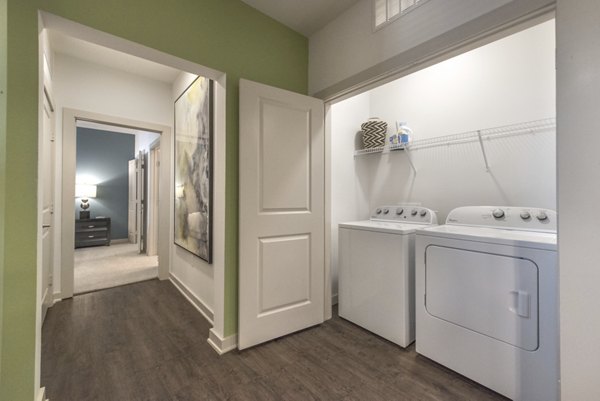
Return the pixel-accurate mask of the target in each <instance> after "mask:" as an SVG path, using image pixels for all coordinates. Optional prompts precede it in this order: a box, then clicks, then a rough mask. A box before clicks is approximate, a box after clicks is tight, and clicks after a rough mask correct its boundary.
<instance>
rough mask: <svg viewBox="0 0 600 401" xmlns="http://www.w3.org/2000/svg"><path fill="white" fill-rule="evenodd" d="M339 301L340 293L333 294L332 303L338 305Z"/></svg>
mask: <svg viewBox="0 0 600 401" xmlns="http://www.w3.org/2000/svg"><path fill="white" fill-rule="evenodd" d="M337 303H338V294H333V295H332V296H331V305H337Z"/></svg>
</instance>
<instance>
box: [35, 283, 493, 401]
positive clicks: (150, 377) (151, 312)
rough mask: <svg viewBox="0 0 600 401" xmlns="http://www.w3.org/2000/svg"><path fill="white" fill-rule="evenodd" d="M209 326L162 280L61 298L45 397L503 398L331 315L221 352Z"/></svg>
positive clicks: (45, 346) (124, 400) (51, 321)
mask: <svg viewBox="0 0 600 401" xmlns="http://www.w3.org/2000/svg"><path fill="white" fill-rule="evenodd" d="M209 328H210V325H209V324H208V322H207V321H206V320H204V319H203V318H202V316H201V315H200V314H199V313H198V312H197V311H196V310H195V309H194V307H193V306H192V305H191V304H190V303H189V302H188V301H187V300H186V299H185V298H184V297H183V296H182V295H181V294H180V293H179V292H178V291H177V290H176V289H175V287H174V286H173V285H172V284H171V283H170V282H168V281H158V280H152V281H146V282H143V283H137V284H132V285H127V286H122V287H117V288H113V289H109V290H105V291H98V292H92V293H88V294H84V295H79V296H76V297H75V298H73V299H71V300H66V301H62V302H59V303H57V304H56V305H55V306H54V307H53V308H52V309H51V310H50V311H49V312H48V317H47V319H46V322H45V323H44V327H43V339H42V386H45V387H46V394H47V397H48V398H49V400H50V401H76V400H77V401H86V400H102V401H105V400H106V401H108V400H110V401H114V400H120V401H129V400H132V401H133V400H145V401H170V400H172V401H175V400H302V401H304V400H478V401H484V400H504V398H503V397H501V396H500V395H497V394H495V393H493V392H491V391H489V390H487V389H485V388H483V387H481V386H479V385H478V384H475V383H473V382H471V381H469V380H467V379H464V378H462V377H461V376H459V375H457V374H456V373H454V372H451V371H449V370H448V369H445V368H443V367H441V366H439V365H437V364H435V363H433V362H431V361H429V360H427V359H426V358H423V357H421V356H417V354H416V352H415V350H414V346H411V347H409V349H408V350H402V349H399V348H398V347H397V346H395V345H393V344H392V343H389V342H387V341H385V340H382V339H380V338H379V337H376V336H374V335H372V334H370V333H368V332H367V331H365V330H363V329H361V328H359V327H357V326H355V325H353V324H351V323H348V322H346V321H345V320H342V319H340V318H338V317H337V316H334V318H333V319H332V320H329V321H327V322H326V323H324V324H323V325H321V326H319V327H315V328H311V329H307V330H304V331H302V332H300V333H298V334H295V335H290V336H287V337H284V338H282V339H279V340H275V341H271V342H270V343H267V344H264V345H262V346H258V347H255V348H252V349H249V350H245V351H243V352H238V351H233V352H230V353H228V354H225V355H223V356H221V357H219V356H218V355H217V354H216V353H215V352H214V350H213V349H212V348H211V347H210V345H209V344H208V343H207V342H206V339H207V337H208V330H209Z"/></svg>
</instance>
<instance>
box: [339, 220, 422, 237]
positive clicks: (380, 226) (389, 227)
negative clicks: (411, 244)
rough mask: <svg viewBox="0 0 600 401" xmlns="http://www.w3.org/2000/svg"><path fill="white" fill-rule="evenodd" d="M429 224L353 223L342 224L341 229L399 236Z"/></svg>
mask: <svg viewBox="0 0 600 401" xmlns="http://www.w3.org/2000/svg"><path fill="white" fill-rule="evenodd" d="M429 226H430V225H428V224H412V223H395V222H389V221H374V220H363V221H351V222H348V223H340V224H339V227H340V228H351V229H353V230H365V231H374V232H381V233H392V234H398V235H405V234H412V233H414V232H415V231H416V230H418V229H420V228H425V227H429Z"/></svg>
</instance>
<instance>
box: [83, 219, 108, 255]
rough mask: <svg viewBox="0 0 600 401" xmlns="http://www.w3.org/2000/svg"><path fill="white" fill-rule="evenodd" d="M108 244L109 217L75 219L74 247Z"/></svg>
mask: <svg viewBox="0 0 600 401" xmlns="http://www.w3.org/2000/svg"><path fill="white" fill-rule="evenodd" d="M98 245H106V246H109V245H110V217H103V218H97V219H89V220H75V248H82V247H84V246H98Z"/></svg>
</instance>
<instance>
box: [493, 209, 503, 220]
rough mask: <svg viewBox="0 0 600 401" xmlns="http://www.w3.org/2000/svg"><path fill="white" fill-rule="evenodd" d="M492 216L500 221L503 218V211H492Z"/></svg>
mask: <svg viewBox="0 0 600 401" xmlns="http://www.w3.org/2000/svg"><path fill="white" fill-rule="evenodd" d="M492 216H494V218H496V219H501V218H503V217H504V210H502V209H494V211H493V212H492Z"/></svg>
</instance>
